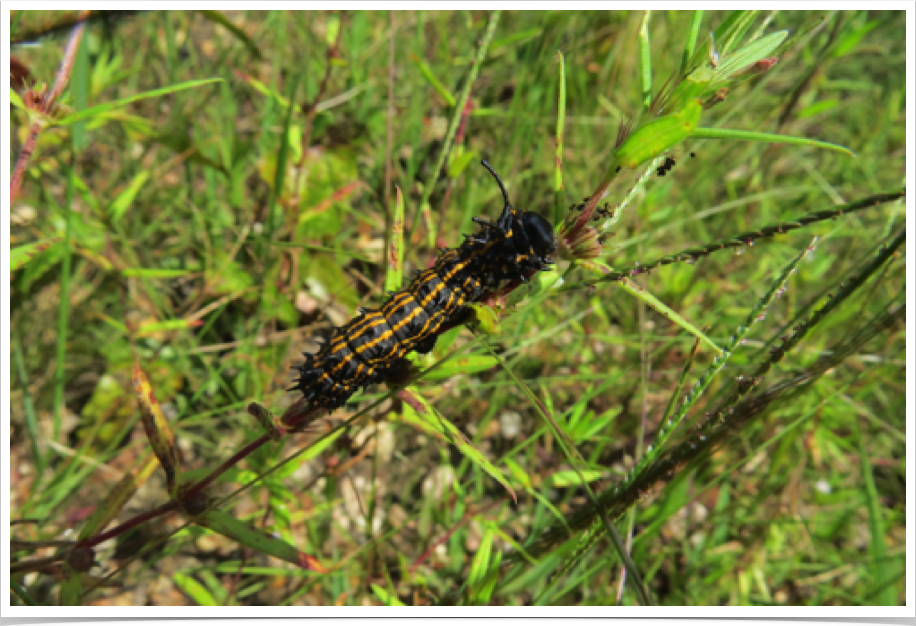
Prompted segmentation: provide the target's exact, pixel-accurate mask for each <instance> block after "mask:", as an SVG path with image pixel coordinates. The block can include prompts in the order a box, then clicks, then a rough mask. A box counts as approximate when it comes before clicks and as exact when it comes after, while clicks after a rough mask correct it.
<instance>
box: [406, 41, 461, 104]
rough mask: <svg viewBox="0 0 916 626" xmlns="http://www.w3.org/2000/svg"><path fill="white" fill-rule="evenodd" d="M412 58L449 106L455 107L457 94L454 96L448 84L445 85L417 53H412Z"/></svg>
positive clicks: (427, 80)
mask: <svg viewBox="0 0 916 626" xmlns="http://www.w3.org/2000/svg"><path fill="white" fill-rule="evenodd" d="M410 60H411V61H413V63H414V65H416V66H417V67H418V68H419V69H420V73H421V74H422V75H423V78H425V79H426V82H428V83H429V84H430V86H431V87H432V88H433V89H435V90H436V92H437V93H438V94H439V95H440V96H442V99H443V100H445V102H446V104H448V106H449V107H454V106H455V96H453V95H452V92H450V91H449V90H448V89H447V88H446V86H445V85H443V84H442V82H441V81H440V80H439V79H438V78H436V75H435V74H433V71H432V70H431V69H430V68H429V66H428V65H427V64H426V63H425V62H424V61H423V59H421V58H420V57H418V56H417V55H416V54H414V53H411V54H410Z"/></svg>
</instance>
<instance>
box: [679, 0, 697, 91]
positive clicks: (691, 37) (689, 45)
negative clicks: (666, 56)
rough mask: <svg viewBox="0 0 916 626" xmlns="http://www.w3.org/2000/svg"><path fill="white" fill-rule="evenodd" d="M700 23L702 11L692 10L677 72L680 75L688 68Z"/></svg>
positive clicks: (695, 45) (694, 48)
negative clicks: (688, 30)
mask: <svg viewBox="0 0 916 626" xmlns="http://www.w3.org/2000/svg"><path fill="white" fill-rule="evenodd" d="M702 23H703V11H694V12H693V17H692V18H691V20H690V32H689V34H688V35H687V40H686V41H685V42H684V51H683V52H682V53H681V68H680V71H679V72H678V73H679V74H680V75H681V76H683V75H684V74H685V73H687V72H688V71H689V70H690V59H691V58H692V57H693V53H694V50H696V47H697V40H698V39H699V37H700V26H701V25H702Z"/></svg>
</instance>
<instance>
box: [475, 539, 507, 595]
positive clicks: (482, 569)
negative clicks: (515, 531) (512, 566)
mask: <svg viewBox="0 0 916 626" xmlns="http://www.w3.org/2000/svg"><path fill="white" fill-rule="evenodd" d="M495 536H496V533H495V532H494V530H493V529H492V528H487V531H486V533H484V536H483V539H481V541H480V547H479V548H477V554H475V555H474V560H473V561H472V562H471V570H470V572H469V573H468V600H469V601H470V602H471V604H486V603H487V602H489V601H490V597H491V596H492V595H493V589H494V588H495V587H496V581H497V579H498V578H499V563H500V561H501V560H502V553H501V552H497V553H496V557H495V558H493V559H491V556H492V553H493V538H494V537H495ZM491 560H492V562H491Z"/></svg>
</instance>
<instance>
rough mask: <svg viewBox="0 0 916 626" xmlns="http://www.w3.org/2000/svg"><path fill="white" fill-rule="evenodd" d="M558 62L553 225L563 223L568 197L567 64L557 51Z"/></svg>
mask: <svg viewBox="0 0 916 626" xmlns="http://www.w3.org/2000/svg"><path fill="white" fill-rule="evenodd" d="M557 60H558V61H559V63H560V77H559V85H558V88H559V95H558V96H557V135H556V141H557V152H556V157H555V168H554V174H553V223H554V224H559V223H560V222H562V221H563V213H564V211H565V210H566V197H565V194H564V193H563V136H564V127H565V125H566V62H565V60H564V58H563V53H562V52H560V51H557Z"/></svg>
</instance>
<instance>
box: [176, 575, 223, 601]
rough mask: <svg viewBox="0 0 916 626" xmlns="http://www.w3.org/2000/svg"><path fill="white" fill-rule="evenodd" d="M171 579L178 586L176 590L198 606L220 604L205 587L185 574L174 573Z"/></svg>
mask: <svg viewBox="0 0 916 626" xmlns="http://www.w3.org/2000/svg"><path fill="white" fill-rule="evenodd" d="M172 579H173V580H174V581H175V584H176V585H178V588H179V589H181V590H182V591H183V592H185V594H187V596H188V597H189V598H191V599H192V600H194V602H196V603H197V605H198V606H219V605H220V603H219V602H217V601H216V598H214V597H213V596H212V595H210V592H209V591H207V588H206V587H204V586H203V585H201V584H200V583H199V582H197V580H195V579H194V578H191V577H190V576H188V575H187V574H183V573H182V572H175V574H174V575H173V578H172Z"/></svg>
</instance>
